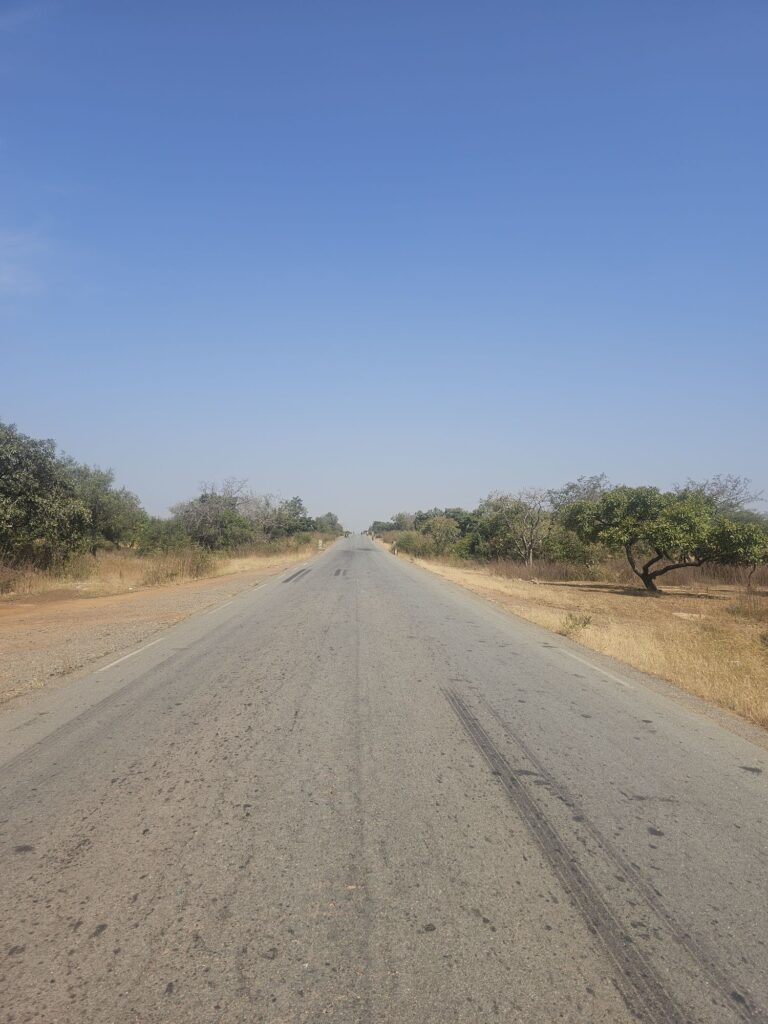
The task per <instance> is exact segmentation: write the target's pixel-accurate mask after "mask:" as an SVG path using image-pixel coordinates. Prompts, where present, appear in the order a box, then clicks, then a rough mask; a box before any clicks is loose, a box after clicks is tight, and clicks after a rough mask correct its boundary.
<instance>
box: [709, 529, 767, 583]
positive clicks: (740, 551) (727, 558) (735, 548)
mask: <svg viewBox="0 0 768 1024" xmlns="http://www.w3.org/2000/svg"><path fill="white" fill-rule="evenodd" d="M716 543H717V546H718V550H719V558H718V561H719V562H722V563H723V564H724V565H736V566H741V567H744V568H746V569H749V573H748V575H747V587H750V586H751V585H752V574H753V573H754V571H755V569H757V567H758V565H762V564H763V563H765V562H768V529H767V528H766V525H765V524H764V523H760V522H746V523H742V522H734V521H733V520H729V519H723V520H722V521H721V522H720V523H719V524H718V527H717V533H716Z"/></svg>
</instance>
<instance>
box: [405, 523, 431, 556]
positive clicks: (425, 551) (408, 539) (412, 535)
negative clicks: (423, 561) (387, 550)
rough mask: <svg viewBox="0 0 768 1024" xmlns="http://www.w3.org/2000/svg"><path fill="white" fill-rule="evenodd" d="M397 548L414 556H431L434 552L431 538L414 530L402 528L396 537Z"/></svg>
mask: <svg viewBox="0 0 768 1024" xmlns="http://www.w3.org/2000/svg"><path fill="white" fill-rule="evenodd" d="M397 549H398V551H402V552H403V554H406V555H413V557H414V558H431V557H433V556H434V555H435V554H436V551H435V542H434V541H433V540H432V538H431V537H428V536H426V534H423V533H417V532H416V530H404V531H403V532H402V533H401V534H400V535H399V537H398V539H397Z"/></svg>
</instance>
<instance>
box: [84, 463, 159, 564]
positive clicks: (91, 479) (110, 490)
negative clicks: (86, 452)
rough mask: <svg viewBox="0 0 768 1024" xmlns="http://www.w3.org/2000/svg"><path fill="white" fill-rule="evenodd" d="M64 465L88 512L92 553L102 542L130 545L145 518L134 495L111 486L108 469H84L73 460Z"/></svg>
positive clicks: (112, 477)
mask: <svg viewBox="0 0 768 1024" xmlns="http://www.w3.org/2000/svg"><path fill="white" fill-rule="evenodd" d="M65 465H66V471H67V476H68V477H69V479H70V480H71V482H72V485H73V487H74V489H75V492H76V493H77V495H78V497H79V498H80V499H81V500H82V501H83V502H84V503H85V505H86V506H87V507H88V510H89V512H90V516H91V520H90V526H89V530H88V538H87V543H88V546H89V548H90V549H91V551H92V552H93V553H95V552H96V550H97V548H98V547H100V546H101V545H102V544H104V543H106V544H111V545H118V544H127V545H129V546H133V544H134V543H135V542H136V540H137V538H138V533H139V529H140V527H141V525H142V523H143V522H144V520H145V519H146V512H145V511H144V509H143V508H142V507H141V502H140V501H139V499H138V498H137V497H136V495H135V494H132V493H131V491H129V490H126V488H125V487H121V488H119V489H118V488H116V487H115V486H114V480H115V474H114V473H113V472H112V470H111V469H99V468H98V466H83V465H80V464H79V463H77V462H74V461H72V460H67V462H66V464H65Z"/></svg>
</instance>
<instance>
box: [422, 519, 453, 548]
mask: <svg viewBox="0 0 768 1024" xmlns="http://www.w3.org/2000/svg"><path fill="white" fill-rule="evenodd" d="M421 532H422V533H423V534H424V535H425V536H427V537H429V538H430V539H431V540H432V544H433V546H434V550H435V553H436V554H438V555H444V554H445V553H446V552H447V551H448V549H449V548H450V547H451V545H453V544H455V543H456V541H457V540H458V539H459V537H460V535H461V531H460V530H459V524H458V523H457V522H456V520H455V519H451V518H450V516H433V517H432V518H431V519H428V520H427V522H426V523H425V525H424V529H423V530H422V531H421Z"/></svg>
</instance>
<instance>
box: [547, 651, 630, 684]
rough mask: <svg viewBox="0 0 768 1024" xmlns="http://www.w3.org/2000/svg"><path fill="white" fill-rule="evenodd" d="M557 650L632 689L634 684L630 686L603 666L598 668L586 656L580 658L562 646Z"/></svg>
mask: <svg viewBox="0 0 768 1024" xmlns="http://www.w3.org/2000/svg"><path fill="white" fill-rule="evenodd" d="M558 650H559V651H560V653H561V654H567V655H568V657H569V658H573V660H574V661H580V662H581V664H582V665H586V666H587V668H591V669H592V671H593V672H599V673H600V675H603V676H607V677H608V678H609V679H612V680H613V681H614V683H618V684H619V686H623V687H625V688H626V689H627V690H634V686H632V684H631V683H628V682H627V681H626V680H624V679H620V678H619V676H615V675H614V674H613V672H606V670H605V669H604V668H600V666H599V665H595V664H594V663H593V662H591V661H587V659H586V658H580V657H579V656H578V654H573V653H571V651H566V650H564V649H563V648H562V647H559V648H558Z"/></svg>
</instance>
